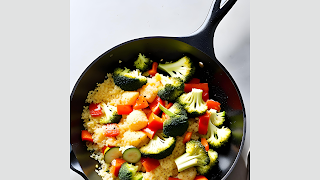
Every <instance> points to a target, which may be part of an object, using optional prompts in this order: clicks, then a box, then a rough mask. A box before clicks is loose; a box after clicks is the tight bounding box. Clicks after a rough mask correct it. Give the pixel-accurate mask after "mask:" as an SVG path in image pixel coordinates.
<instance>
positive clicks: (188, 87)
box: [184, 83, 209, 93]
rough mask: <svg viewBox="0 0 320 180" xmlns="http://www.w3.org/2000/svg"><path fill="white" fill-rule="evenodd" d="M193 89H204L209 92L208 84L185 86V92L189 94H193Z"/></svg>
mask: <svg viewBox="0 0 320 180" xmlns="http://www.w3.org/2000/svg"><path fill="white" fill-rule="evenodd" d="M193 88H196V89H202V90H203V91H206V92H209V86H208V83H198V84H189V83H185V84H184V92H186V93H188V92H191V91H192V89H193Z"/></svg>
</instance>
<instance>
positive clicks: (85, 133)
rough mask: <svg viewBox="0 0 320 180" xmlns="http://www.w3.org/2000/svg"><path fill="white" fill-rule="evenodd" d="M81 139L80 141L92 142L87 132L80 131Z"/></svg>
mask: <svg viewBox="0 0 320 180" xmlns="http://www.w3.org/2000/svg"><path fill="white" fill-rule="evenodd" d="M81 139H82V141H89V142H93V139H92V135H91V134H90V133H89V132H88V131H87V130H82V131H81Z"/></svg>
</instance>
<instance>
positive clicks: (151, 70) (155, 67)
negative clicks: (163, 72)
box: [148, 62, 158, 77]
mask: <svg viewBox="0 0 320 180" xmlns="http://www.w3.org/2000/svg"><path fill="white" fill-rule="evenodd" d="M157 68H158V63H157V62H153V63H152V68H151V69H150V70H149V71H148V73H149V75H150V76H151V77H152V76H154V75H156V74H157Z"/></svg>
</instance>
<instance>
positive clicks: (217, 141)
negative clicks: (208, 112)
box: [206, 119, 231, 148]
mask: <svg viewBox="0 0 320 180" xmlns="http://www.w3.org/2000/svg"><path fill="white" fill-rule="evenodd" d="M230 136H231V130H230V129H229V128H228V127H224V126H222V127H221V128H218V127H217V126H215V125H214V124H213V122H212V119H210V121H209V125H208V132H207V135H206V138H207V141H208V143H209V145H210V146H211V147H212V148H220V147H222V146H224V145H225V144H226V143H227V142H228V140H229V138H230Z"/></svg>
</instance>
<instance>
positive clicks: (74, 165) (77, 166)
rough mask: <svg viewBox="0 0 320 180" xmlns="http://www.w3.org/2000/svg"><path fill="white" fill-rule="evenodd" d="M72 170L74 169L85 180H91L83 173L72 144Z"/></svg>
mask: <svg viewBox="0 0 320 180" xmlns="http://www.w3.org/2000/svg"><path fill="white" fill-rule="evenodd" d="M70 169H72V170H73V171H74V172H76V173H78V174H79V175H80V176H81V177H83V178H84V179H85V180H89V179H88V177H87V176H86V175H85V174H84V172H83V171H82V168H81V166H80V164H79V161H78V159H77V157H76V155H75V154H74V152H73V150H72V146H71V144H70Z"/></svg>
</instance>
